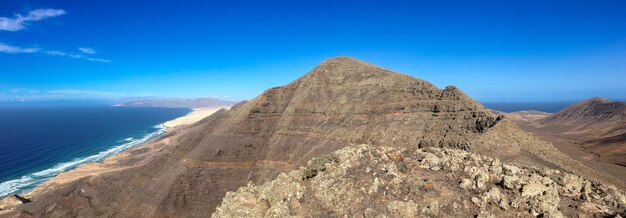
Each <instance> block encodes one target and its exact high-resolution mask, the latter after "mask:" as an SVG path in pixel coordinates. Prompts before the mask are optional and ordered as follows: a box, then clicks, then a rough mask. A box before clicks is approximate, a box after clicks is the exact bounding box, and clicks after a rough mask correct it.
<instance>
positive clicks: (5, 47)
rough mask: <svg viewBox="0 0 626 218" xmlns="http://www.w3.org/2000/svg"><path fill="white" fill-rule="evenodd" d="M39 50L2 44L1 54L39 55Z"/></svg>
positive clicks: (0, 47) (0, 45)
mask: <svg viewBox="0 0 626 218" xmlns="http://www.w3.org/2000/svg"><path fill="white" fill-rule="evenodd" d="M39 51H40V49H39V48H23V47H18V46H12V45H7V44H4V43H2V42H0V52H3V53H10V54H17V53H37V52H39Z"/></svg>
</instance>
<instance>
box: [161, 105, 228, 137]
mask: <svg viewBox="0 0 626 218" xmlns="http://www.w3.org/2000/svg"><path fill="white" fill-rule="evenodd" d="M229 108H230V107H229V106H218V107H201V108H192V111H191V112H190V113H189V114H187V115H185V116H182V117H179V118H176V119H173V120H170V121H167V122H165V123H163V126H164V127H165V131H171V129H173V128H175V127H180V126H186V125H190V124H194V123H196V122H198V121H200V120H202V119H204V118H205V117H208V116H210V115H211V114H213V113H215V112H217V111H219V110H221V109H227V110H228V109H229Z"/></svg>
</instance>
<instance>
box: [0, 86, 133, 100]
mask: <svg viewBox="0 0 626 218" xmlns="http://www.w3.org/2000/svg"><path fill="white" fill-rule="evenodd" d="M124 96H125V95H124V94H123V93H118V92H106V91H95V90H88V89H55V90H33V89H25V88H15V89H7V90H4V91H2V90H0V101H50V100H114V99H118V98H121V97H124Z"/></svg>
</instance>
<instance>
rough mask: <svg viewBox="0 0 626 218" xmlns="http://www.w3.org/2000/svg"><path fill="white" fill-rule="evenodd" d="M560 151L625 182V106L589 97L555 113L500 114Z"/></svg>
mask: <svg viewBox="0 0 626 218" xmlns="http://www.w3.org/2000/svg"><path fill="white" fill-rule="evenodd" d="M498 113H499V114H504V115H505V116H506V117H507V118H509V119H511V120H513V121H514V122H515V123H516V124H517V125H518V126H519V127H520V128H522V129H524V130H526V131H528V132H531V133H533V134H534V135H536V136H537V137H539V138H541V139H543V140H546V141H550V142H552V144H554V145H555V146H556V147H557V148H558V149H559V150H560V151H562V152H564V153H566V154H568V155H570V156H571V157H573V158H574V159H577V160H578V161H580V162H582V163H585V164H586V165H588V166H590V167H592V168H594V169H596V170H599V171H604V172H607V173H608V174H611V175H612V176H613V177H615V178H618V179H621V180H622V181H624V182H626V103H624V102H617V101H609V100H607V99H605V98H600V97H597V98H592V99H589V100H585V101H581V102H578V103H576V104H573V105H571V106H570V107H567V108H565V109H563V110H561V111H559V112H558V113H555V114H549V113H544V112H529V111H519V112H513V113H501V112H498Z"/></svg>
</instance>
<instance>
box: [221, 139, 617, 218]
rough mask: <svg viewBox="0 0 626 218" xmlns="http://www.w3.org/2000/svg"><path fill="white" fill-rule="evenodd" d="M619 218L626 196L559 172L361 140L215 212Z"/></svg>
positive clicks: (245, 191)
mask: <svg viewBox="0 0 626 218" xmlns="http://www.w3.org/2000/svg"><path fill="white" fill-rule="evenodd" d="M345 216H347V217H417V216H423V217H471V216H477V217H528V216H538V217H565V216H567V217H618V216H626V197H625V195H624V192H622V191H620V190H618V189H617V188H616V187H615V186H611V185H609V186H606V185H602V184H599V183H596V182H592V181H589V180H587V179H584V178H582V177H580V176H577V175H574V174H570V173H565V172H562V171H559V170H554V169H549V168H544V169H535V168H525V167H518V166H515V165H509V164H503V163H502V162H501V161H500V160H499V159H498V158H491V157H485V156H482V155H477V154H474V153H471V152H467V151H462V150H458V149H447V148H426V149H411V148H397V147H386V146H370V145H365V144H363V145H358V146H351V147H346V148H343V149H341V150H338V151H336V152H334V153H332V154H328V155H324V156H321V157H317V158H313V159H311V160H310V161H309V162H308V164H307V165H306V166H303V167H301V168H299V169H298V170H294V171H291V172H288V173H281V174H280V175H279V176H278V177H277V178H276V179H275V180H272V181H269V182H267V183H265V184H262V185H258V186H257V185H255V184H254V183H252V182H250V183H248V184H247V186H245V187H242V188H240V189H239V190H237V191H236V192H228V193H227V194H226V197H225V198H224V199H223V201H222V203H221V204H220V206H219V207H218V208H217V210H216V212H215V213H213V217H345Z"/></svg>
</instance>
